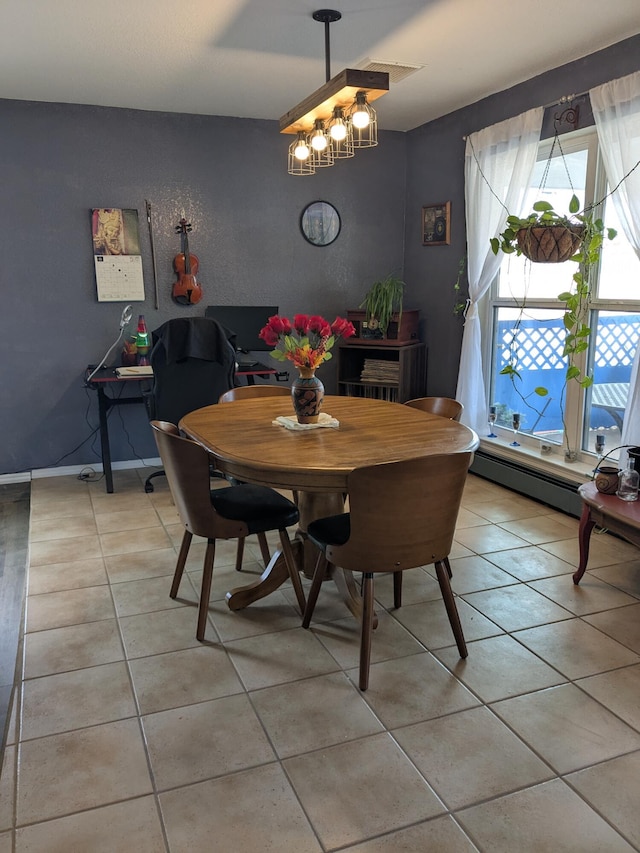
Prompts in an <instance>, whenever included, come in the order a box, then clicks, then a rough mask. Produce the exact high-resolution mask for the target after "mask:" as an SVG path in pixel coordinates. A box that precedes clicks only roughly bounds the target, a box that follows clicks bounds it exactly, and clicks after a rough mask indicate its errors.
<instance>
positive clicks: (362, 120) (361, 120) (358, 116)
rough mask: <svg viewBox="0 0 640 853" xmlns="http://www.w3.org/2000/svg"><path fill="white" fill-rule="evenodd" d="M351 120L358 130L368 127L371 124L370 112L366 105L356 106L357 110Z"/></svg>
mask: <svg viewBox="0 0 640 853" xmlns="http://www.w3.org/2000/svg"><path fill="white" fill-rule="evenodd" d="M351 121H352V122H353V126H354V127H357V128H358V130H362V129H363V128H365V127H367V125H368V124H369V113H368V112H367V110H366V108H364V107H360V106H359V107H356V109H355V111H354V112H353V114H352V116H351Z"/></svg>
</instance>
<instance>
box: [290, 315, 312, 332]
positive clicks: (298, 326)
mask: <svg viewBox="0 0 640 853" xmlns="http://www.w3.org/2000/svg"><path fill="white" fill-rule="evenodd" d="M293 328H294V329H295V330H296V332H298V334H299V335H306V334H307V332H308V331H309V316H308V315H307V314H295V315H294V317H293Z"/></svg>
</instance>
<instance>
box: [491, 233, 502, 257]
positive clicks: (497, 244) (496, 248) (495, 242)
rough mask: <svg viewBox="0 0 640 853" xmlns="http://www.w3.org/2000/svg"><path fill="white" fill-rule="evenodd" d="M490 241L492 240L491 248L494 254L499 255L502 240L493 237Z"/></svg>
mask: <svg viewBox="0 0 640 853" xmlns="http://www.w3.org/2000/svg"><path fill="white" fill-rule="evenodd" d="M490 242H491V250H492V252H493V254H494V255H497V254H498V252H499V251H500V241H499V240H498V238H497V237H492V238H491V241H490Z"/></svg>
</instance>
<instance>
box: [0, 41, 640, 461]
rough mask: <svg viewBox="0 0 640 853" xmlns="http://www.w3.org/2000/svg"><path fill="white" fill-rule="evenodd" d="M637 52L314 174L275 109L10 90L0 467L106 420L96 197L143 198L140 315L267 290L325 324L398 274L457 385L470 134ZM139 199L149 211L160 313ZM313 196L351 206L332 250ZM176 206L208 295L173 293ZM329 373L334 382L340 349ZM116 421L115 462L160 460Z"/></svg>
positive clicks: (585, 66)
mask: <svg viewBox="0 0 640 853" xmlns="http://www.w3.org/2000/svg"><path fill="white" fill-rule="evenodd" d="M638 57H640V36H635V37H634V38H631V39H628V40H626V41H625V42H622V43H620V44H618V45H615V46H613V47H611V48H608V49H607V50H604V51H600V52H599V53H596V54H593V55H591V56H589V57H586V58H585V59H582V60H579V61H576V62H573V63H570V64H569V65H566V66H563V67H562V68H558V69H555V70H554V71H551V72H548V73H547V74H544V75H541V76H540V77H537V78H535V79H533V80H529V81H527V82H526V83H523V84H521V85H518V86H515V87H514V88H512V89H509V90H507V91H505V92H501V93H499V94H496V95H493V96H491V97H490V98H486V99H484V100H482V101H480V102H478V103H476V104H473V105H472V106H470V107H467V108H465V109H463V110H459V111H457V112H455V113H452V114H450V115H448V116H445V117H443V118H442V119H439V120H437V121H434V122H431V123H430V124H428V125H424V126H422V127H420V128H417V129H416V130H414V131H411V132H410V133H407V134H401V133H381V134H380V145H379V146H378V147H377V148H375V149H371V150H368V151H361V152H358V154H357V155H356V157H355V158H353V159H352V160H348V161H343V162H341V163H338V164H337V165H336V166H334V167H333V168H332V169H327V170H324V171H322V172H319V173H318V174H316V175H314V176H312V177H308V178H302V177H292V176H290V175H287V174H286V168H285V165H284V164H285V158H286V148H287V144H288V142H289V139H288V138H287V137H284V136H281V135H280V134H279V133H278V132H277V124H276V122H266V121H257V120H256V121H252V120H245V119H229V118H219V117H203V116H184V115H173V114H164V113H150V112H141V111H134V110H115V109H107V108H101V107H80V106H70V105H61V104H40V103H26V102H20V101H6V100H5V101H2V100H0V127H2V133H0V186H1V187H2V190H3V198H2V202H3V203H2V205H1V206H0V258H1V259H2V264H1V272H0V275H1V276H2V296H3V311H2V320H1V321H0V328H1V330H2V334H1V335H0V364H1V367H0V371H1V377H2V385H1V387H2V409H1V413H0V429H1V432H0V434H1V435H2V441H1V442H0V474H2V473H12V472H20V471H28V470H30V469H33V468H45V467H50V466H52V465H54V464H56V463H57V462H58V460H60V459H61V457H63V456H65V454H68V455H66V457H65V458H64V460H61V462H60V464H63V465H72V464H87V463H91V462H94V463H95V462H96V461H97V460H98V458H99V455H98V452H97V448H98V443H97V440H96V441H94V442H93V444H91V442H87V443H85V444H84V445H83V446H81V447H80V449H78V450H75V451H73V449H74V448H75V447H76V446H77V445H78V444H80V443H81V442H82V441H83V440H84V439H85V438H86V437H87V436H88V435H89V433H90V431H91V429H92V428H93V427H95V425H96V424H97V406H96V400H95V395H94V394H92V393H90V392H87V391H86V390H85V389H84V388H83V383H82V377H83V368H84V366H85V365H86V364H87V363H89V362H93V361H96V360H98V359H99V358H100V357H101V356H102V355H103V353H104V352H105V350H106V349H107V348H108V347H109V345H110V344H111V342H112V341H113V340H114V338H115V336H116V334H117V331H118V321H119V318H120V313H121V310H122V304H108V303H98V302H97V297H96V285H95V276H94V270H93V256H92V249H91V233H90V225H89V210H90V208H92V207H122V208H129V207H130V208H136V209H138V211H139V215H140V226H141V242H142V251H143V263H144V273H145V284H146V295H147V299H146V302H145V303H144V304H142V303H135V304H134V314H136V315H137V314H138V313H144V314H145V317H146V319H147V323H148V325H149V327H150V328H152V329H153V328H155V327H156V326H159V325H160V324H161V323H162V322H164V321H165V320H167V319H169V318H170V317H176V316H184V315H185V314H198V313H200V314H202V313H204V306H205V305H207V304H216V303H220V304H229V305H232V304H243V303H244V304H252V303H253V304H256V303H257V304H260V303H264V304H267V303H274V302H275V303H278V304H279V305H280V308H281V311H282V312H283V313H291V312H297V311H309V312H318V313H322V314H325V315H326V316H329V315H332V316H331V319H333V315H335V314H336V313H342V312H344V311H345V310H346V309H347V308H354V307H357V306H358V304H359V303H360V301H361V300H362V297H363V296H364V293H365V292H366V290H367V288H368V286H369V285H370V284H371V283H372V282H373V281H374V280H375V279H376V278H379V277H381V276H385V275H387V274H388V273H390V272H394V273H398V274H400V275H403V276H404V279H405V281H406V282H407V295H406V300H405V305H406V307H408V308H419V309H420V310H421V312H422V317H423V320H422V332H423V339H424V340H426V341H427V343H428V346H429V367H428V392H429V393H430V394H449V395H450V394H453V393H454V392H455V388H456V379H457V371H458V358H459V352H460V341H461V337H462V328H463V327H462V320H461V319H460V318H459V317H455V316H454V315H453V305H454V302H455V295H454V292H453V282H454V281H455V279H456V276H457V270H458V264H459V261H460V259H461V258H462V257H463V256H464V254H465V251H466V248H465V245H466V243H465V239H466V238H465V226H464V175H463V163H464V141H463V136H464V135H466V134H468V133H471V132H473V131H475V130H478V129H480V128H482V127H486V126H487V125H490V124H493V123H495V122H497V121H501V120H502V119H504V118H508V117H509V116H512V115H516V114H517V113H520V112H522V111H524V110H526V109H529V108H530V107H533V106H537V105H540V104H549V103H553V102H555V101H557V100H558V99H559V98H560V97H562V96H564V95H569V94H571V93H580V92H584V91H586V90H587V89H589V88H590V87H592V86H594V85H597V84H599V83H603V82H605V81H607V80H611V79H613V78H615V77H620V76H623V75H625V74H629V73H631V72H632V71H635V70H637V69H638V67H640V61H639V59H638ZM470 73H472V69H470ZM389 97H393V93H390V94H389ZM145 199H148V200H149V201H150V202H151V204H152V207H153V213H154V224H155V242H156V255H157V268H158V279H159V282H158V284H159V290H160V308H159V310H158V311H156V310H155V309H154V307H153V305H154V302H153V280H152V269H151V258H150V249H149V238H148V233H147V230H146V222H145ZM316 199H324V200H326V201H330V202H331V203H332V204H334V205H335V206H336V207H337V209H338V210H339V212H340V215H341V217H342V232H341V234H340V237H339V238H338V240H337V241H336V242H335V243H333V244H332V245H331V246H329V247H325V248H317V247H314V246H312V245H310V244H309V243H307V242H306V241H305V240H304V239H303V237H302V236H301V234H300V230H299V225H298V220H299V216H300V213H301V211H302V209H303V208H304V207H305V206H306V205H307V204H308V203H309V202H311V201H314V200H316ZM447 200H450V201H451V202H452V241H451V245H449V246H432V247H425V246H422V243H421V236H420V213H421V208H422V206H423V205H425V204H433V203H437V202H442V201H447ZM183 209H184V211H185V212H186V215H187V217H188V218H189V219H190V220H191V221H192V222H193V232H192V234H191V236H190V245H191V249H192V251H193V252H194V253H195V254H196V255H197V256H198V258H199V260H200V272H199V274H198V278H199V280H200V281H201V282H202V284H203V288H204V293H205V295H204V298H203V300H202V302H201V303H200V304H199V305H198V306H196V307H194V308H183V307H180V306H177V305H176V304H175V303H173V301H172V300H171V286H172V284H173V282H174V280H175V276H174V274H173V269H172V260H173V256H174V255H175V254H176V252H177V251H178V250H179V239H178V237H177V236H176V234H175V233H174V227H175V225H176V223H177V222H178V220H179V218H180V215H181V212H182V210H183ZM322 371H323V373H322V374H321V375H322V378H323V381H324V382H325V384H326V385H327V389H328V390H329V391H331V390H333V389H334V387H335V386H334V379H335V360H334V362H329V363H328V364H327V365H325V366H324V367H323V368H322ZM121 418H122V421H123V424H124V425H125V427H126V431H125V430H123V429H122V428H121V425H120V423H119V422H120V419H121ZM111 419H112V422H113V428H112V430H111V435H112V453H113V458H114V460H128V459H133V458H134V457H135V456H136V455H137V456H142V457H146V456H155V455H156V450H155V446H154V445H153V441H152V439H151V437H150V436H149V429H148V425H147V422H146V417H145V412H144V409H143V408H142V407H138V406H132V407H121V408H120V409H113V410H112V412H111ZM128 439H129V440H130V443H129V440H128ZM70 451H73V452H70Z"/></svg>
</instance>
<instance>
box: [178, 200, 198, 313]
mask: <svg viewBox="0 0 640 853" xmlns="http://www.w3.org/2000/svg"><path fill="white" fill-rule="evenodd" d="M190 231H191V223H190V222H187V220H186V219H185V218H184V216H183V217H182V219H181V220H180V222H179V224H178V225H176V234H180V253H179V254H178V255H176V256H175V258H174V259H173V268H174V270H175V271H176V275H177V277H178V280H177V281H176V283H175V284H174V285H173V292H172V296H173V298H174V300H175V301H176V302H177V303H179V304H180V305H195V304H196V303H197V302H200V300H201V299H202V287H201V286H200V285H199V284H198V282H197V281H196V273H197V272H198V267H199V266H200V264H199V261H198V259H197V257H196V256H195V255H192V254H191V253H190V251H189V237H188V236H187V235H188V234H189V233H190Z"/></svg>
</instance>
